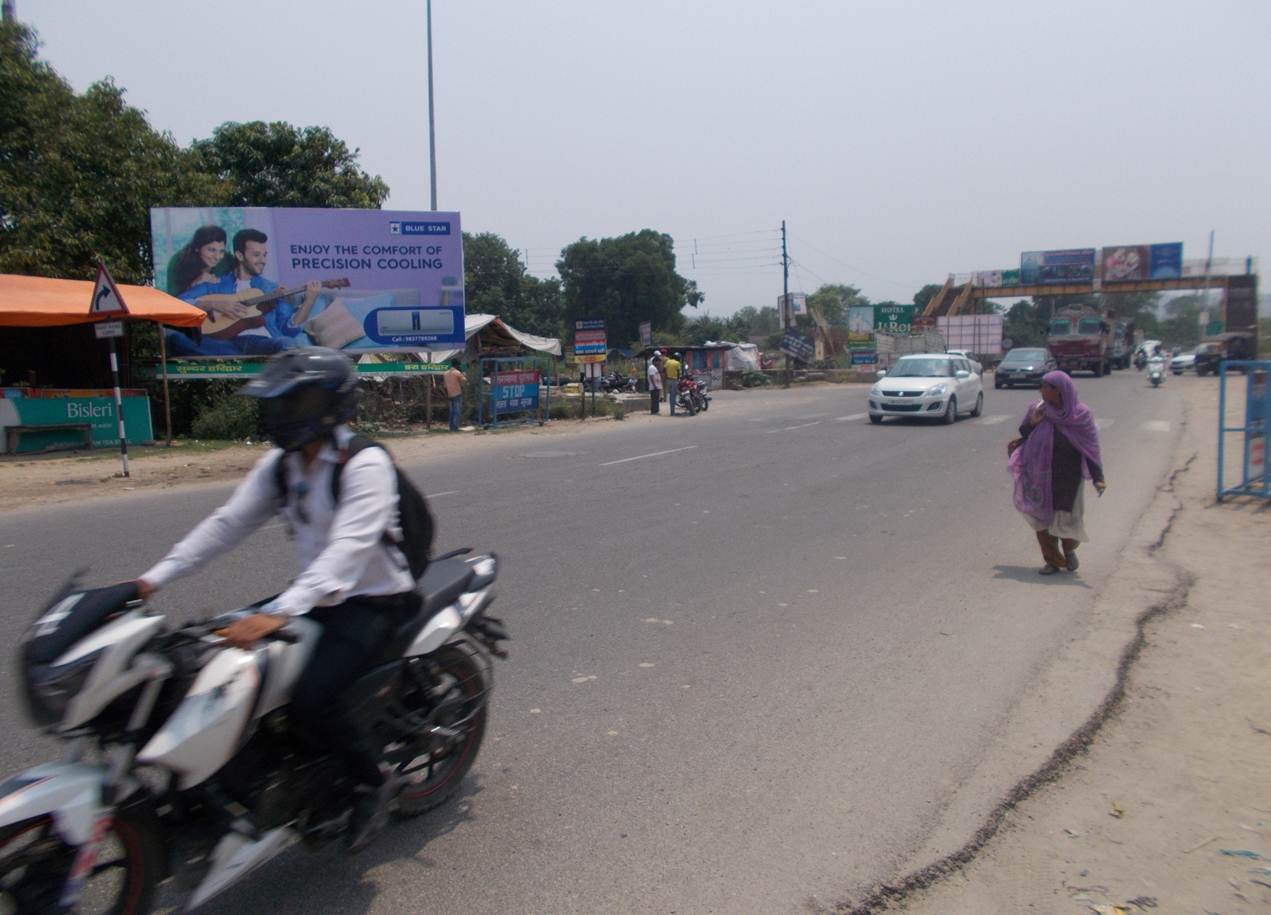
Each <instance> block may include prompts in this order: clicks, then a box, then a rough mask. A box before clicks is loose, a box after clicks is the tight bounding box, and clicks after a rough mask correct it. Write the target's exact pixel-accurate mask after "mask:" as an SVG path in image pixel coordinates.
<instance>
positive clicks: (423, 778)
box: [397, 643, 487, 817]
mask: <svg viewBox="0 0 1271 915" xmlns="http://www.w3.org/2000/svg"><path fill="white" fill-rule="evenodd" d="M433 660H434V661H435V662H436V664H437V666H438V667H440V668H441V670H442V672H443V674H447V675H449V676H450V677H453V678H454V681H455V683H454V685H453V686H452V687H451V689H450V691H449V692H448V693H447V694H446V696H444V697H442V699H441V700H440V701H441V702H442V703H450V704H451V705H452V706H453V707H452V708H451V709H449V710H448V711H447V712H446V713H445V714H443V715H441V716H439V718H438V720H437V724H438V725H441V726H442V727H449V728H454V729H455V730H457V731H459V732H460V735H461V736H460V737H459V738H458V739H457V740H455V741H453V742H451V743H450V744H448V745H446V746H445V747H442V748H439V749H436V750H433V751H432V753H429V754H425V755H424V756H420V757H416V758H415V759H413V760H411V761H410V762H409V763H407V764H406V766H405V767H403V770H402V773H403V779H404V781H403V785H402V789H401V791H399V792H398V795H397V812H398V813H399V814H400V815H402V816H407V817H413V816H419V815H420V814H422V813H427V812H428V811H429V810H432V809H433V808H435V807H439V806H441V805H442V804H444V803H445V802H446V801H448V800H449V799H450V798H451V797H452V796H453V795H454V794H455V793H456V792H457V791H458V790H459V786H460V785H461V784H462V783H463V777H464V776H465V775H467V773H468V770H469V769H471V768H472V763H473V762H474V761H475V760H476V758H477V751H478V750H479V749H480V748H481V741H482V739H484V737H485V724H486V693H487V680H486V672H485V670H484V669H483V667H482V665H481V663H480V660H479V659H478V658H477V656H476V649H475V648H473V647H472V646H471V645H465V644H463V643H459V644H452V645H446V646H443V647H442V648H441V649H440V650H439V651H438V652H437V653H436V655H435V656H434V657H433ZM402 702H403V704H404V705H405V706H406V707H407V708H408V709H409V710H410V711H412V712H414V713H415V714H417V715H426V714H428V712H429V710H430V709H431V708H432V707H433V706H434V704H435V703H434V702H433V701H429V699H428V698H427V697H425V696H423V695H422V694H421V693H420V692H419V691H418V690H414V691H412V692H410V693H407V695H406V696H404V697H403V699H402Z"/></svg>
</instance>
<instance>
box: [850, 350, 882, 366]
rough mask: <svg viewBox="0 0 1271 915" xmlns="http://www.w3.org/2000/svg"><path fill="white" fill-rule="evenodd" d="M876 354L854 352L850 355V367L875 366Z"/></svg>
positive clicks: (869, 351) (876, 362) (866, 351)
mask: <svg viewBox="0 0 1271 915" xmlns="http://www.w3.org/2000/svg"><path fill="white" fill-rule="evenodd" d="M877 364H878V353H876V352H874V351H873V350H856V351H854V352H853V353H852V365H877Z"/></svg>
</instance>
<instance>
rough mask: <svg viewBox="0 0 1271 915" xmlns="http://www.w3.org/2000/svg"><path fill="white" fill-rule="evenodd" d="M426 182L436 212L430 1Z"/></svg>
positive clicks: (435, 126)
mask: <svg viewBox="0 0 1271 915" xmlns="http://www.w3.org/2000/svg"><path fill="white" fill-rule="evenodd" d="M427 16H428V180H429V187H430V189H431V191H432V193H431V195H430V196H429V200H430V201H431V209H432V210H433V212H436V210H437V125H436V122H435V121H434V119H433V105H432V0H428V5H427Z"/></svg>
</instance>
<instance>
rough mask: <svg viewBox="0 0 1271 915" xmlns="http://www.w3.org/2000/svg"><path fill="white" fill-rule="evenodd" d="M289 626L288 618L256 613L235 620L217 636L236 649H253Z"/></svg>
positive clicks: (217, 631)
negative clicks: (261, 641)
mask: <svg viewBox="0 0 1271 915" xmlns="http://www.w3.org/2000/svg"><path fill="white" fill-rule="evenodd" d="M285 625H287V618H286V617H283V616H274V615H273V614H272V613H255V614H252V615H251V616H245V617H243V618H242V619H241V620H235V621H234V622H232V623H230V624H229V625H228V626H226V627H225V628H224V629H218V630H216V634H217V635H219V636H220V637H221V638H223V639H225V640H226V641H227V642H229V643H230V644H231V645H233V646H234V647H235V648H251V647H252V646H253V645H255V644H256V643H257V642H258V641H260V640H261V639H263V638H265V637H267V636H270V635H273V634H274V633H275V632H277V631H278V630H279V629H281V628H282V627H283V626H285Z"/></svg>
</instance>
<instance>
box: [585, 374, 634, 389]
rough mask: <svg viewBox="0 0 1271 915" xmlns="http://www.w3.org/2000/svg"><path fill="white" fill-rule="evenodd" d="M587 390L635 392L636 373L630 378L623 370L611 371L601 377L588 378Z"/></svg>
mask: <svg viewBox="0 0 1271 915" xmlns="http://www.w3.org/2000/svg"><path fill="white" fill-rule="evenodd" d="M587 390H588V391H593V390H594V391H596V392H597V393H600V394H634V393H636V378H635V376H634V375H632V376H631V377H629V378H628V377H627V376H626V375H623V374H622V373H621V372H610V373H609V374H608V375H603V376H601V377H600V378H590V379H588V380H587Z"/></svg>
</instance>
